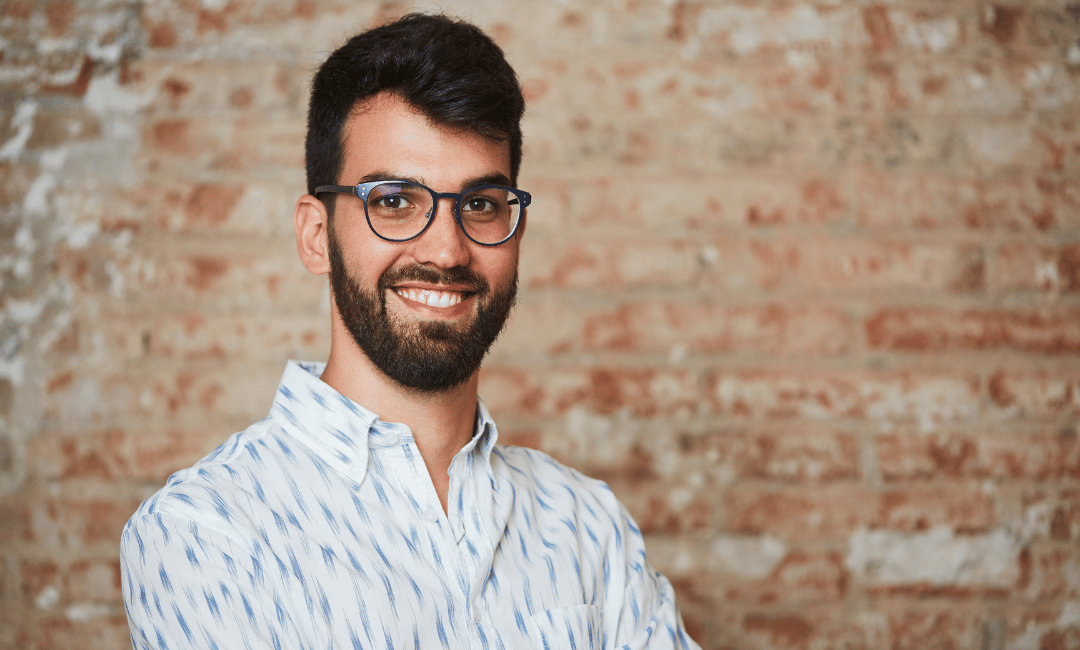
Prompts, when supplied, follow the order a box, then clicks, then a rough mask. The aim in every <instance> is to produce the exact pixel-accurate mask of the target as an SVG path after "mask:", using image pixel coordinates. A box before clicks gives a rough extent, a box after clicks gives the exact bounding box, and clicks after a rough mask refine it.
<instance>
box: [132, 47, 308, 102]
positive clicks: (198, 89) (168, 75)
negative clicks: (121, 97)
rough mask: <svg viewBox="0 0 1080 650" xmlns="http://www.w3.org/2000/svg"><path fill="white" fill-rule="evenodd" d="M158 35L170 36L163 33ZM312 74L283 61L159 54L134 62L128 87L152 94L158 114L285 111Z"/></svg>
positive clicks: (141, 92)
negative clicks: (179, 58) (182, 57)
mask: <svg viewBox="0 0 1080 650" xmlns="http://www.w3.org/2000/svg"><path fill="white" fill-rule="evenodd" d="M160 29H162V30H165V29H168V26H162V27H161V28H160ZM154 33H155V32H152V33H151V39H153V38H154ZM160 33H161V35H162V37H167V33H166V32H165V31H161V32H160ZM309 72H310V71H309V70H307V69H306V67H301V66H295V65H289V64H287V63H284V62H282V61H272V60H259V59H252V58H247V59H243V60H234V61H228V60H222V59H211V60H205V59H204V60H196V61H177V60H175V59H173V60H169V59H159V58H155V59H150V60H142V61H136V62H134V63H133V66H132V69H131V71H130V74H131V75H132V76H133V77H134V79H135V81H134V83H132V84H130V85H129V90H130V91H131V92H137V93H139V94H150V105H151V106H152V107H153V108H154V109H155V112H156V113H159V114H165V113H170V112H175V113H176V114H199V113H203V114H205V113H231V112H235V111H249V110H255V111H262V112H270V111H281V110H288V109H290V108H292V107H293V106H294V105H295V102H296V99H295V95H297V94H299V93H298V90H299V89H300V87H301V86H302V85H303V84H304V82H305V80H304V77H306V76H307V75H308V74H309Z"/></svg>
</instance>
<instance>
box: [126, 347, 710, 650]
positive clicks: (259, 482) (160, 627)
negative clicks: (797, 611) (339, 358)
mask: <svg viewBox="0 0 1080 650" xmlns="http://www.w3.org/2000/svg"><path fill="white" fill-rule="evenodd" d="M321 372H322V364H307V363H303V364H301V363H297V362H289V364H288V366H287V367H286V369H285V373H284V376H283V377H282V380H281V385H280V386H279V387H278V391H277V395H276V397H275V400H274V405H273V407H272V409H271V412H270V415H269V417H267V418H266V419H264V420H263V421H261V422H258V423H257V424H254V425H252V426H251V427H249V428H248V429H247V430H245V431H242V432H240V433H237V434H235V435H233V436H232V437H231V438H229V439H228V440H227V441H226V442H225V443H224V444H222V445H221V446H220V447H218V448H217V449H216V450H215V451H213V452H212V453H211V454H210V455H209V456H207V457H206V458H204V459H202V460H201V461H199V462H198V463H196V464H195V465H194V466H193V467H191V468H189V469H186V470H183V471H180V472H177V473H176V474H173V475H172V477H170V478H169V481H168V483H167V484H166V485H165V487H163V488H162V489H161V490H160V491H158V492H157V493H156V494H155V495H154V496H152V497H151V498H150V499H148V500H147V501H146V502H145V503H143V504H142V506H141V507H140V508H139V510H138V511H137V512H136V513H135V514H134V515H133V516H132V518H131V520H130V521H129V522H128V524H127V526H126V527H125V529H124V533H123V539H122V542H121V556H122V561H121V569H122V586H123V590H124V602H125V606H126V608H127V614H128V620H129V623H130V628H131V637H132V643H133V645H134V647H135V648H138V649H140V650H141V649H143V648H156V649H161V650H165V649H170V650H181V649H185V648H206V649H217V650H239V649H241V648H251V649H255V648H288V649H295V650H326V649H330V648H337V649H342V650H360V649H361V648H364V649H369V648H379V649H383V648H385V649H387V650H391V649H392V650H406V649H408V650H418V649H423V650H438V649H450V648H452V649H454V650H459V649H463V648H471V649H473V650H489V649H490V650H503V649H510V648H575V649H583V650H584V649H587V648H646V647H648V648H683V649H690V648H697V647H698V646H697V645H696V644H695V643H694V642H693V641H692V640H690V638H689V637H688V636H687V635H686V632H685V630H684V629H683V624H682V620H681V618H680V616H679V613H678V610H677V609H676V607H675V602H674V595H673V592H672V588H671V585H670V583H669V582H668V581H667V580H666V579H665V578H664V577H663V576H662V575H660V574H659V573H657V572H656V571H654V570H653V569H652V568H651V567H650V566H649V565H648V563H647V562H646V560H645V547H644V543H643V542H642V538H641V533H640V532H639V531H638V529H637V527H636V526H635V524H634V522H633V520H632V519H631V518H630V515H629V514H628V513H627V512H626V510H625V509H624V508H623V507H622V506H621V505H620V504H619V502H618V501H617V500H616V499H615V497H614V495H612V493H611V491H610V490H609V489H608V488H607V486H606V485H604V484H603V483H601V482H599V481H595V480H592V479H589V478H587V477H585V476H582V475H581V474H579V473H578V472H576V471H574V470H572V469H569V468H567V467H564V466H563V465H560V464H559V463H557V462H556V461H554V460H552V459H551V458H549V457H548V456H546V455H544V454H542V453H540V452H537V451H534V450H531V449H525V448H520V447H497V446H495V441H496V437H497V432H496V430H495V424H494V423H493V422H492V420H491V418H490V416H489V415H488V413H487V410H486V409H485V408H484V406H483V404H482V403H480V404H479V407H478V409H477V433H476V435H475V436H474V437H473V439H472V440H471V441H470V442H469V443H468V444H467V445H465V447H464V448H462V450H461V451H460V452H458V454H457V455H456V456H455V457H454V460H453V462H452V463H451V465H450V490H449V497H448V508H447V510H448V513H444V512H443V509H442V507H441V505H440V503H439V497H438V495H437V494H436V492H435V487H434V485H433V484H432V482H431V478H430V477H429V475H428V472H427V469H426V467H425V465H424V461H423V459H422V458H421V457H420V454H419V452H418V450H417V447H416V443H415V441H414V439H413V437H412V434H411V432H410V431H409V429H408V427H406V426H404V425H401V424H392V423H387V422H382V421H380V420H379V419H378V417H377V416H376V415H375V414H373V413H371V412H370V411H367V410H366V409H364V408H363V407H361V406H359V405H357V404H356V403H355V402H353V401H351V400H349V399H348V398H346V397H344V396H342V395H341V394H339V393H338V392H337V391H335V390H334V389H332V388H331V387H330V386H328V385H327V384H325V383H323V382H322V381H321V380H320V379H319V375H320V374H321Z"/></svg>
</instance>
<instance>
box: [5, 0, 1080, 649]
mask: <svg viewBox="0 0 1080 650" xmlns="http://www.w3.org/2000/svg"><path fill="white" fill-rule="evenodd" d="M442 6H443V7H445V8H446V9H447V10H448V11H449V12H451V13H455V14H457V15H460V16H463V17H465V18H470V19H473V20H475V21H477V22H478V23H479V24H481V25H482V26H483V27H485V28H487V29H489V30H490V31H491V33H492V34H493V35H494V36H495V37H496V39H497V40H498V41H499V43H500V44H501V45H502V46H503V47H504V48H505V50H506V52H507V54H508V56H509V58H510V60H511V62H512V63H513V64H514V65H515V66H516V68H517V70H518V72H519V74H520V77H521V80H522V82H523V84H524V87H525V89H526V92H527V95H528V98H529V100H530V104H529V112H528V116H527V122H526V145H525V162H524V166H523V171H522V178H521V186H522V187H524V188H526V189H528V190H529V191H531V192H532V193H533V195H534V197H535V201H534V205H533V207H532V208H530V213H529V216H530V219H529V229H528V233H527V236H526V239H525V244H524V251H523V259H522V263H521V278H522V295H521V301H520V303H521V304H520V306H519V308H518V310H517V313H516V316H515V317H514V319H513V321H512V323H511V325H510V327H509V329H508V331H507V332H506V334H505V335H504V337H503V338H502V339H500V341H499V343H498V344H497V347H496V349H495V351H494V352H493V354H492V356H491V357H490V359H489V361H488V364H487V367H486V369H485V371H484V376H483V381H482V390H481V393H482V395H483V396H484V397H485V399H486V401H487V403H488V404H489V405H490V406H491V407H492V410H493V411H494V413H495V415H496V418H497V420H498V421H499V423H500V429H501V431H502V435H503V436H504V440H508V441H510V442H514V443H517V444H525V445H530V446H534V447H538V448H540V449H543V450H545V451H548V452H549V453H551V454H553V455H555V456H556V457H558V458H560V459H562V460H564V461H566V462H569V463H571V464H573V465H575V466H578V467H580V468H582V469H583V470H585V471H586V472H587V473H590V474H592V475H595V476H598V477H600V478H603V479H605V480H607V481H608V482H610V484H611V485H612V487H613V488H614V489H615V491H616V493H617V494H618V495H619V496H620V497H621V498H622V500H623V501H624V502H625V503H626V504H627V505H628V507H629V508H630V509H631V510H632V511H633V513H634V515H635V516H636V517H637V519H638V522H639V523H640V525H641V526H642V528H643V530H644V531H645V533H646V535H647V542H648V546H649V549H650V554H651V558H652V561H653V562H654V563H655V564H656V565H657V567H658V568H659V569H661V570H662V571H664V572H665V573H666V574H667V575H668V576H669V577H670V578H671V579H672V581H673V582H674V583H675V584H676V587H677V590H678V594H679V598H680V602H681V606H682V609H683V612H684V616H685V618H686V622H687V625H688V627H689V629H690V630H691V631H692V634H693V636H694V637H695V638H696V639H698V641H699V642H700V643H701V644H702V646H703V647H705V648H708V649H717V650H719V649H721V648H723V649H731V650H736V649H738V650H750V649H757V648H762V649H770V648H776V649H822V650H826V649H833V648H844V649H849V650H856V649H861V648H865V649H876V648H882V649H891V650H906V649H909V648H910V649H920V650H926V649H941V650H945V649H957V650H959V649H972V650H1035V649H1040V650H1067V649H1073V650H1075V649H1077V648H1080V4H1075V3H1073V4H1069V0H1029V1H1026V2H1014V3H1011V4H1009V3H1005V2H1002V3H995V2H993V1H986V2H982V1H979V2H976V1H974V0H954V1H952V2H940V1H936V0H890V1H889V2H879V3H874V2H870V1H869V0H866V1H864V0H858V1H856V0H821V1H819V2H778V1H773V0H746V1H743V2H737V1H735V0H725V1H713V0H611V1H608V2H591V1H586V0H567V1H565V2H541V1H537V0H498V1H496V0H470V1H466V0H460V1H459V0H448V1H446V2H443V3H442ZM409 8H410V7H409V6H408V5H406V4H397V3H394V4H377V3H373V2H339V1H337V0H285V1H280V2H275V1H270V0H202V1H201V2H200V1H199V0H148V1H145V2H132V1H122V0H115V1H114V0H53V1H38V0H6V1H5V2H3V3H0V292H2V298H0V299H2V303H0V307H2V310H3V320H2V322H0V425H2V429H3V431H2V435H0V553H2V555H0V647H3V648H17V649H19V650H23V649H27V650H29V649H42V650H44V649H47V648H73V649H88V650H89V649H93V650H112V649H118V648H123V647H126V646H127V644H128V640H127V631H126V623H125V620H124V617H123V609H122V606H121V603H120V597H119V577H118V575H119V568H118V564H117V557H116V556H117V542H118V538H119V533H120V529H121V526H122V525H123V522H124V521H125V520H126V518H127V517H128V515H129V514H130V513H131V512H132V511H133V510H134V509H135V507H136V505H137V504H138V503H139V502H140V501H141V500H142V499H143V498H145V497H146V496H148V495H149V494H150V493H152V492H153V491H154V490H155V489H157V487H159V486H160V485H161V484H162V483H163V482H164V480H165V478H166V477H167V476H168V475H169V474H170V473H171V472H172V471H174V470H176V469H178V468H180V467H183V466H185V465H187V464H190V463H191V462H192V461H194V460H195V459H197V458H199V457H200V456H202V455H203V454H205V453H206V452H207V451H209V450H210V449H211V448H212V447H213V446H215V445H216V444H217V442H218V441H220V440H221V439H223V438H224V437H226V436H227V435H228V434H230V433H231V432H233V431H235V430H238V429H240V428H243V427H245V426H246V425H248V424H249V423H250V422H252V421H253V420H256V419H259V418H261V417H263V416H264V415H265V413H266V410H267V408H268V406H269V404H270V400H271V398H272V394H273V389H274V387H275V386H276V383H277V381H278V378H279V375H280V372H281V369H282V366H283V363H284V361H285V360H286V359H288V358H308V359H321V358H324V357H325V354H326V352H327V347H328V333H327V332H328V328H327V314H328V311H327V303H326V288H325V282H324V281H323V280H321V279H319V278H314V277H311V276H309V275H308V274H307V273H306V271H304V269H303V268H302V267H301V265H300V264H299V262H298V261H297V259H296V255H295V252H294V244H293V240H292V225H291V213H292V206H293V203H294V201H295V199H296V197H297V196H299V195H300V194H301V193H302V192H303V170H302V154H303V150H302V139H303V131H304V119H305V101H306V94H307V84H308V82H309V79H310V76H311V73H312V70H313V67H314V66H315V65H317V64H318V63H319V62H320V61H321V60H322V59H323V58H324V57H325V56H326V54H327V53H329V52H330V51H331V50H332V49H333V48H334V47H336V46H337V45H338V44H339V43H340V42H342V40H343V39H344V38H345V37H346V36H348V35H350V34H351V33H353V32H354V31H356V30H358V29H360V28H362V27H365V26H369V25H372V24H375V23H377V22H379V21H382V20H385V19H387V18H389V17H393V16H396V15H399V14H401V13H403V12H404V11H406V10H407V9H409Z"/></svg>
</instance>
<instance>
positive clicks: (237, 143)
mask: <svg viewBox="0 0 1080 650" xmlns="http://www.w3.org/2000/svg"><path fill="white" fill-rule="evenodd" d="M143 138H144V141H145V142H146V144H147V146H146V149H145V150H144V158H145V160H146V164H147V165H148V166H149V168H150V169H152V170H155V171H158V172H162V173H166V172H167V173H170V174H174V175H176V174H179V175H183V174H184V173H185V172H186V171H188V170H190V169H192V168H193V167H198V168H207V169H214V170H246V171H252V170H260V169H266V168H277V169H295V168H297V167H302V166H303V156H302V154H301V152H302V151H303V140H304V132H303V124H302V123H300V124H298V123H297V120H296V119H295V117H292V116H289V117H288V118H286V117H277V116H273V115H271V116H263V117H240V118H235V119H226V118H222V117H212V118H211V117H184V118H172V117H169V118H163V119H159V120H155V121H153V122H151V123H150V124H149V125H148V126H147V129H146V132H145V134H144V135H143Z"/></svg>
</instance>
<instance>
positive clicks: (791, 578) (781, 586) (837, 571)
mask: <svg viewBox="0 0 1080 650" xmlns="http://www.w3.org/2000/svg"><path fill="white" fill-rule="evenodd" d="M848 582H849V576H848V572H847V570H846V569H845V568H844V558H843V557H842V556H841V555H840V554H839V553H834V552H827V551H826V552H820V551H798V550H797V551H792V552H789V553H788V554H787V555H786V556H785V557H784V558H783V560H782V561H781V562H780V563H778V564H777V566H776V568H775V569H773V571H772V572H771V573H770V574H769V575H768V576H766V577H764V578H762V579H760V580H739V579H738V578H737V577H735V576H725V577H724V580H723V587H722V590H723V596H724V599H725V600H726V601H727V603H728V604H745V603H755V604H759V605H785V606H786V605H797V604H806V603H812V604H821V603H828V602H839V601H842V600H843V599H844V597H845V595H846V594H847V590H848ZM718 606H719V607H724V606H725V605H718Z"/></svg>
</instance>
